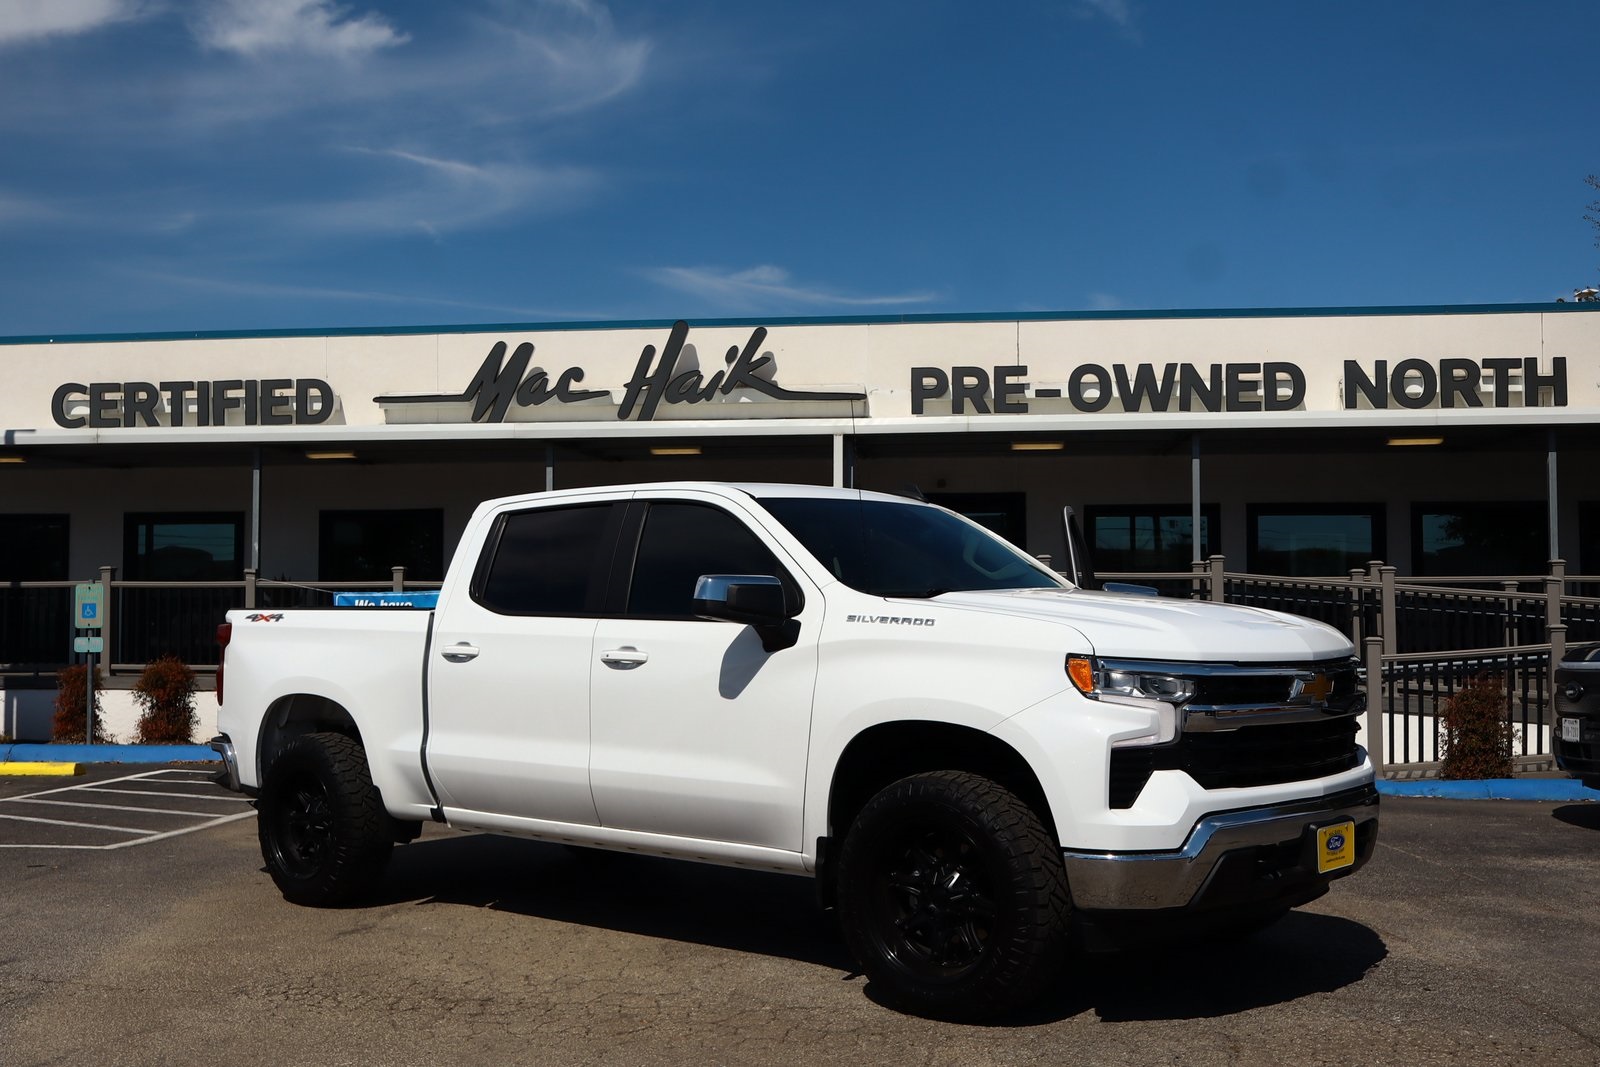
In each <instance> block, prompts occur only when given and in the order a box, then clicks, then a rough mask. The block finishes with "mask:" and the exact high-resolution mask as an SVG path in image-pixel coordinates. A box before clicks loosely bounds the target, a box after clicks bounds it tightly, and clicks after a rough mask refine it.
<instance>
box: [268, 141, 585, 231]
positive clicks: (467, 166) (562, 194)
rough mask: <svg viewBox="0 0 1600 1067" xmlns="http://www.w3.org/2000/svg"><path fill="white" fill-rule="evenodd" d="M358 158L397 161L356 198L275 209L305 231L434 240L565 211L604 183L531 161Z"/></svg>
mask: <svg viewBox="0 0 1600 1067" xmlns="http://www.w3.org/2000/svg"><path fill="white" fill-rule="evenodd" d="M350 151H352V152H353V153H355V154H358V155H362V156H368V157H372V158H374V159H376V160H379V161H382V162H388V163H393V164H398V166H390V167H385V168H383V169H382V170H383V172H382V173H381V174H377V175H374V176H372V177H371V178H369V179H366V180H363V181H361V182H360V183H359V184H360V187H361V189H362V194H361V196H359V197H338V198H332V199H318V200H291V201H288V202H285V203H284V204H282V205H280V206H279V207H277V208H276V209H274V210H275V211H276V212H278V213H279V214H281V215H282V218H283V221H284V222H285V223H287V224H289V225H292V226H296V227H299V228H301V229H303V230H307V231H311V232H317V233H330V234H351V233H397V232H404V231H406V230H418V229H420V230H422V231H423V232H425V233H427V234H430V235H432V236H434V237H438V236H440V235H442V234H445V233H448V232H450V231H455V230H461V229H467V228H470V227H474V226H480V225H483V224H486V223H488V222H491V221H493V220H496V219H500V218H504V217H506V216H509V215H517V214H528V213H538V212H545V211H550V210H554V209H556V208H560V207H568V206H571V205H573V204H576V203H578V202H580V201H582V200H583V199H584V198H586V197H587V196H589V195H591V194H592V193H594V192H595V191H596V190H598V189H601V188H603V187H604V185H605V181H604V179H603V178H602V176H601V175H600V174H599V173H597V172H595V171H593V170H591V169H589V168H585V167H578V166H549V167H547V166H539V165H535V164H528V163H483V164H477V163H467V162H463V161H461V160H453V159H441V158H438V157H434V156H427V155H422V154H420V153H417V152H407V151H403V150H401V149H394V148H389V149H371V148H353V149H351V150H350Z"/></svg>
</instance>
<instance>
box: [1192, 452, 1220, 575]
mask: <svg viewBox="0 0 1600 1067" xmlns="http://www.w3.org/2000/svg"><path fill="white" fill-rule="evenodd" d="M1189 542H1190V544H1189V548H1190V551H1189V562H1190V563H1191V564H1195V563H1199V562H1200V561H1201V559H1203V558H1204V557H1202V556H1201V555H1200V435H1199V434H1198V433H1193V434H1190V435H1189ZM1213 547H1214V548H1219V549H1220V548H1221V547H1222V546H1221V545H1214V546H1213Z"/></svg>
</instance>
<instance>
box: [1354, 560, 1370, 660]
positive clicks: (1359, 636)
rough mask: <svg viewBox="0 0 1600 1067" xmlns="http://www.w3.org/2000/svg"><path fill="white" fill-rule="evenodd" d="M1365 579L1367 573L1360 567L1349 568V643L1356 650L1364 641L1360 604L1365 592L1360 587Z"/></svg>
mask: <svg viewBox="0 0 1600 1067" xmlns="http://www.w3.org/2000/svg"><path fill="white" fill-rule="evenodd" d="M1366 577H1367V572H1366V571H1364V570H1362V569H1361V568H1360V567H1351V568H1350V643H1351V644H1352V645H1355V646H1356V647H1357V648H1360V647H1362V643H1363V641H1364V639H1365V635H1364V631H1363V629H1362V625H1361V602H1362V594H1363V593H1364V592H1365V590H1363V589H1362V588H1361V586H1362V583H1363V582H1365V581H1366Z"/></svg>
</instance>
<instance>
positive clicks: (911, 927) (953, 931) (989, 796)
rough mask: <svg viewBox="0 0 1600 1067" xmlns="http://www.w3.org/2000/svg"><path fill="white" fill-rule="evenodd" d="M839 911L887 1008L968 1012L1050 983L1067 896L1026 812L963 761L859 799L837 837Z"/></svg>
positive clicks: (1062, 949) (998, 1006)
mask: <svg viewBox="0 0 1600 1067" xmlns="http://www.w3.org/2000/svg"><path fill="white" fill-rule="evenodd" d="M837 889H838V900H839V917H840V922H841V925H842V927H843V930H844V936H845V940H846V942H847V943H848V944H849V946H850V949H851V951H852V952H854V953H855V956H856V959H857V960H858V961H859V962H860V965H861V969H862V971H863V972H864V973H865V974H866V976H867V978H868V979H870V981H871V993H872V995H873V996H875V997H876V998H877V999H879V1000H881V1001H883V1002H884V1003H886V1004H889V1005H890V1006H892V1007H895V1008H899V1009H901V1010H903V1011H908V1012H912V1013H914V1014H918V1015H927V1016H932V1017H936V1018H944V1019H957V1020H966V1021H979V1020H985V1019H992V1018H996V1017H999V1016H1004V1015H1008V1014H1011V1013H1014V1012H1016V1011H1018V1010H1020V1009H1022V1008H1024V1007H1026V1006H1027V1005H1028V1004H1029V1003H1030V1002H1031V1001H1033V1000H1034V999H1035V998H1036V997H1038V996H1039V995H1040V994H1041V993H1042V992H1044V991H1045V990H1046V989H1047V988H1049V986H1050V984H1051V981H1052V980H1053V979H1054V977H1055V975H1056V973H1057V972H1058V971H1059V969H1060V967H1061V965H1062V962H1063V960H1064V958H1065V955H1066V951H1067V918H1068V915H1069V913H1070V912H1071V902H1070V898H1069V896H1068V893H1067V877H1066V871H1065V869H1064V868H1063V866H1062V863H1061V854H1060V851H1059V850H1058V849H1057V848H1056V845H1055V843H1054V842H1053V841H1052V840H1051V839H1050V835H1049V834H1048V833H1047V832H1046V831H1045V828H1044V825H1043V824H1042V823H1041V821H1040V819H1039V816H1038V814H1037V813H1035V812H1034V811H1033V809H1032V808H1030V807H1029V806H1028V805H1027V804H1025V803H1023V802H1022V801H1021V800H1020V799H1018V798H1017V796H1016V795H1015V794H1013V793H1011V792H1010V791H1008V790H1007V789H1005V788H1003V787H1002V786H1000V785H998V784H996V783H995V782H993V781H990V780H989V779H987V778H983V777H980V776H979V775H976V774H969V773H967V772H965V771H934V772H930V773H926V774H918V775H913V776H912V777H909V778H903V779H901V780H900V781H898V782H894V783H893V784H891V785H889V786H887V787H885V788H884V789H883V790H882V791H881V792H879V793H878V794H877V795H876V796H874V797H873V798H872V799H871V800H870V801H868V802H867V805H866V807H864V808H863V809H862V810H861V813H860V815H858V816H857V817H856V820H855V822H854V824H853V825H852V826H851V827H850V829H849V831H848V832H847V834H846V835H845V840H844V846H843V849H842V850H841V852H840V856H839V867H838V883H837Z"/></svg>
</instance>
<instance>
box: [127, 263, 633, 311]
mask: <svg viewBox="0 0 1600 1067" xmlns="http://www.w3.org/2000/svg"><path fill="white" fill-rule="evenodd" d="M122 272H123V273H125V274H127V275H129V276H130V277H132V278H136V279H137V280H138V281H139V282H141V283H149V282H155V283H158V284H161V285H167V286H171V287H173V288H181V289H191V290H195V291H198V292H208V293H225V294H227V295H229V296H241V297H246V298H259V299H262V300H283V299H290V300H327V301H340V302H347V303H371V304H401V305H406V306H411V305H418V306H429V307H445V308H461V309H466V310H470V311H491V312H494V313H496V314H500V315H513V316H517V317H519V318H524V319H528V320H534V319H577V318H603V317H604V316H603V315H599V314H597V313H594V312H590V311H583V312H570V311H564V310H551V309H548V308H533V307H527V306H523V305H511V304H486V303H482V302H480V301H474V300H455V299H451V298H449V297H439V296H419V295H416V294H413V293H392V292H385V291H383V290H378V289H338V288H333V287H329V286H316V285H285V284H282V283H279V282H263V281H248V280H244V281H241V280H231V279H227V278H217V277H208V276H199V275H191V274H172V273H168V272H164V271H159V270H149V269H146V268H131V267H130V268H123V269H122Z"/></svg>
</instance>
